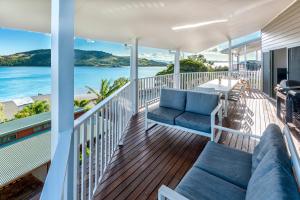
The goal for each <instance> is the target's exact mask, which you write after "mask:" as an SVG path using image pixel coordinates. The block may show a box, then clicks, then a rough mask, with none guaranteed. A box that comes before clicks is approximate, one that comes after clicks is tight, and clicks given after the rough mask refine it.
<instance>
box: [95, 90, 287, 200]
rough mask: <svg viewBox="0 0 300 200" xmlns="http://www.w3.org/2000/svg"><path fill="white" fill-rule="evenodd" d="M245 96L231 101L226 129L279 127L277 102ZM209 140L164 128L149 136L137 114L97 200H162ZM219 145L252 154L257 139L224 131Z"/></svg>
mask: <svg viewBox="0 0 300 200" xmlns="http://www.w3.org/2000/svg"><path fill="white" fill-rule="evenodd" d="M245 98H246V99H245V101H246V104H245V105H243V104H241V102H237V103H232V102H231V103H230V105H229V112H228V117H227V118H225V119H224V120H223V125H224V126H226V127H229V128H234V129H236V130H240V131H242V132H245V133H255V134H261V133H262V132H263V130H264V129H265V128H266V126H267V125H268V124H269V123H276V122H277V123H278V120H277V117H276V115H275V114H276V111H275V106H274V102H271V101H270V100H269V99H267V98H266V97H265V96H264V95H263V94H262V93H260V92H257V91H252V92H251V93H247V95H246V97H245ZM281 126H282V125H281ZM207 141H209V139H208V138H205V137H201V136H197V135H193V134H190V133H187V132H184V131H180V130H175V129H172V128H167V127H162V126H156V127H154V128H153V129H151V130H150V131H149V132H148V133H147V134H146V133H145V132H144V113H143V112H140V113H138V114H137V115H136V116H135V117H134V118H133V119H132V120H131V122H130V124H129V127H128V128H127V129H126V137H125V138H124V146H123V147H121V148H119V149H118V150H117V151H116V152H115V154H114V156H113V158H112V162H111V163H110V165H109V166H108V168H107V171H106V173H105V175H104V176H103V179H102V181H101V183H100V185H99V186H98V188H97V191H96V193H95V195H94V199H96V200H101V199H107V200H108V199H109V200H111V199H119V200H122V199H142V200H143V199H149V200H154V199H157V191H158V189H159V187H160V186H161V185H167V186H169V187H170V188H173V189H174V188H175V187H176V185H177V184H178V183H179V182H180V180H181V179H182V177H183V176H184V175H185V174H186V172H187V171H188V170H189V169H190V168H191V167H192V165H193V163H194V162H195V161H196V159H197V158H198V156H199V155H200V153H201V151H202V150H203V148H204V147H205V144H206V143H207ZM219 143H222V144H224V145H227V146H230V147H232V148H236V149H240V150H242V151H246V152H253V149H254V147H255V145H256V144H257V141H256V140H254V139H251V138H249V137H248V136H236V135H233V134H230V133H226V132H223V133H222V136H221V139H220V141H219Z"/></svg>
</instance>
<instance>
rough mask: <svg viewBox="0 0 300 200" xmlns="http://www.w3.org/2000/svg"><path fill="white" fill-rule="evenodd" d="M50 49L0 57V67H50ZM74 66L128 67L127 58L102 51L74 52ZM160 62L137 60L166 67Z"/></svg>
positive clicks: (140, 64)
mask: <svg viewBox="0 0 300 200" xmlns="http://www.w3.org/2000/svg"><path fill="white" fill-rule="evenodd" d="M50 63H51V52H50V49H40V50H33V51H27V52H22V53H16V54H12V55H8V56H0V66H50ZM75 65H76V66H99V67H101V66H113V67H118V66H129V65H130V60H129V56H115V55H113V54H110V53H106V52H103V51H84V50H79V49H76V50H75ZM166 65H167V64H166V63H164V62H160V61H154V60H148V59H145V58H140V59H139V66H166Z"/></svg>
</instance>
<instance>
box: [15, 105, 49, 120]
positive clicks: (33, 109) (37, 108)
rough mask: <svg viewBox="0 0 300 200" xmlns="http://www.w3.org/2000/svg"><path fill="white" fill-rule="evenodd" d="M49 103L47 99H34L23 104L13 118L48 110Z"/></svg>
mask: <svg viewBox="0 0 300 200" xmlns="http://www.w3.org/2000/svg"><path fill="white" fill-rule="evenodd" d="M49 111H50V105H49V103H48V102H47V101H35V102H34V103H32V104H30V105H28V106H25V107H24V108H23V109H22V110H20V111H19V112H17V113H16V114H15V118H17V119H20V118H25V117H29V116H32V115H36V114H40V113H43V112H49Z"/></svg>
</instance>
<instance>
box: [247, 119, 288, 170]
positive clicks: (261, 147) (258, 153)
mask: <svg viewBox="0 0 300 200" xmlns="http://www.w3.org/2000/svg"><path fill="white" fill-rule="evenodd" d="M273 149H280V150H282V151H286V147H285V143H284V139H283V136H282V133H281V130H280V128H279V127H278V126H277V125H276V124H270V125H269V126H268V127H267V128H266V130H265V131H264V133H263V135H262V137H261V140H260V142H259V143H258V145H257V146H256V147H255V148H254V151H253V156H252V173H253V172H254V170H255V169H256V167H257V166H258V164H259V163H260V161H261V160H262V159H263V157H264V156H265V155H266V154H267V152H268V151H270V150H273Z"/></svg>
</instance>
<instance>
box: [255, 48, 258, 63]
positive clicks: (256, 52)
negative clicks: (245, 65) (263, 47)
mask: <svg viewBox="0 0 300 200" xmlns="http://www.w3.org/2000/svg"><path fill="white" fill-rule="evenodd" d="M255 60H256V61H258V50H256V51H255Z"/></svg>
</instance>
